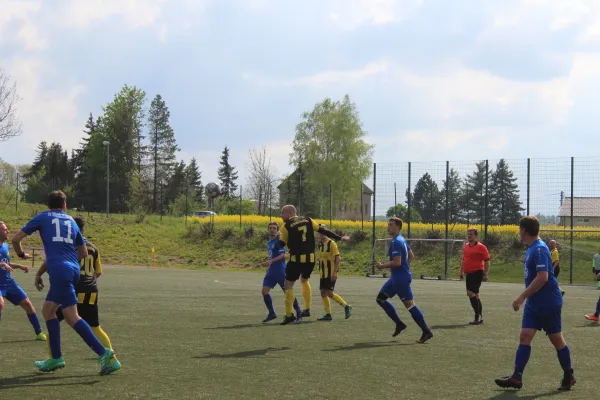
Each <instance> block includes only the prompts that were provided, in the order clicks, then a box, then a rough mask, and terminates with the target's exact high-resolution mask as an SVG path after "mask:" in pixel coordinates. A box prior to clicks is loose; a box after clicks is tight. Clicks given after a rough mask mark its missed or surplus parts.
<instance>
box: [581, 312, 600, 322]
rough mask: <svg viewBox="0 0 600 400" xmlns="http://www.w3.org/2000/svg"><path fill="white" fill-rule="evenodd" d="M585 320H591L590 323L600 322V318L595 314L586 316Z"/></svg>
mask: <svg viewBox="0 0 600 400" xmlns="http://www.w3.org/2000/svg"><path fill="white" fill-rule="evenodd" d="M584 318H585V319H589V320H590V321H594V322H600V317H596V315H595V314H588V315H584Z"/></svg>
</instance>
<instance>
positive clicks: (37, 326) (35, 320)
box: [27, 313, 42, 335]
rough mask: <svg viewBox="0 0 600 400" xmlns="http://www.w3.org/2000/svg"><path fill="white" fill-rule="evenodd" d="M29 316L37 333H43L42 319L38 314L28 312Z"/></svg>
mask: <svg viewBox="0 0 600 400" xmlns="http://www.w3.org/2000/svg"><path fill="white" fill-rule="evenodd" d="M27 318H29V322H31V326H33V330H34V331H35V334H36V335H39V334H40V333H42V326H41V325H40V320H39V319H38V316H37V314H36V313H33V314H27Z"/></svg>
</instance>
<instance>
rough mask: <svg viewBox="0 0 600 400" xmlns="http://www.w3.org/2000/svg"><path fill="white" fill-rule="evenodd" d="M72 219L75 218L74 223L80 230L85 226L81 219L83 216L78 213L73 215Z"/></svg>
mask: <svg viewBox="0 0 600 400" xmlns="http://www.w3.org/2000/svg"><path fill="white" fill-rule="evenodd" d="M73 219H74V220H75V223H76V224H77V226H78V227H79V230H80V231H82V230H83V227H84V226H85V221H84V220H83V217H82V216H81V215H78V216H76V217H73Z"/></svg>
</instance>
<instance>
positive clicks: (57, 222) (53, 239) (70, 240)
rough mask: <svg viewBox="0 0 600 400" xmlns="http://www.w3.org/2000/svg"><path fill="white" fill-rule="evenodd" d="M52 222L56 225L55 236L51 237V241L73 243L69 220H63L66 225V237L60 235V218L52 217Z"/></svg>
mask: <svg viewBox="0 0 600 400" xmlns="http://www.w3.org/2000/svg"><path fill="white" fill-rule="evenodd" d="M52 223H53V224H54V225H55V226H56V236H54V237H53V238H52V241H53V242H65V243H69V244H73V239H72V238H71V221H64V224H65V225H66V226H67V237H66V238H64V237H62V236H60V220H59V219H58V218H54V219H53V220H52Z"/></svg>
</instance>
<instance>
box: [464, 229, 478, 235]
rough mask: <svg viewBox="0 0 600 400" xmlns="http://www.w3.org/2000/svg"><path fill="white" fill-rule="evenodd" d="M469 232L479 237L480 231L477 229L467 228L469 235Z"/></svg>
mask: <svg viewBox="0 0 600 400" xmlns="http://www.w3.org/2000/svg"><path fill="white" fill-rule="evenodd" d="M468 232H473V233H474V234H475V236H479V231H478V230H477V228H467V233H468Z"/></svg>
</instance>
